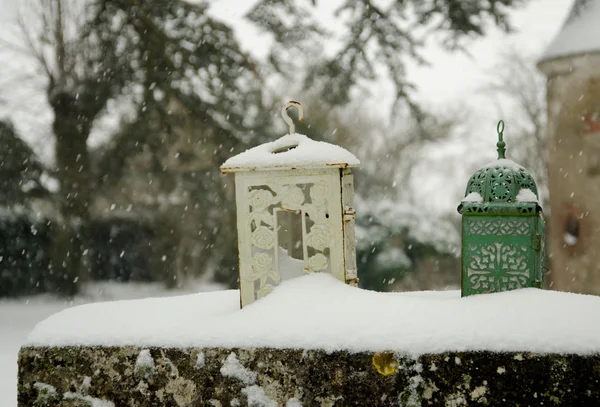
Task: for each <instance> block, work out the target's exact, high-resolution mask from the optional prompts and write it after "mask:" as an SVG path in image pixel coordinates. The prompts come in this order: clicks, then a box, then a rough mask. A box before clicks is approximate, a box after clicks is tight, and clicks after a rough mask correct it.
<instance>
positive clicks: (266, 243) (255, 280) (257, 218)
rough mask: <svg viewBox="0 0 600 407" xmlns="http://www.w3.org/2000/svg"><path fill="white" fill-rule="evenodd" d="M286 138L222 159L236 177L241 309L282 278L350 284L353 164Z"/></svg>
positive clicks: (326, 148)
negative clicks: (321, 277)
mask: <svg viewBox="0 0 600 407" xmlns="http://www.w3.org/2000/svg"><path fill="white" fill-rule="evenodd" d="M292 106H295V107H297V108H298V111H299V117H300V120H302V119H303V118H304V117H303V116H304V113H303V109H302V106H301V105H300V103H298V102H288V103H287V104H286V105H285V106H284V107H283V109H282V115H283V118H284V120H285V121H286V122H287V123H288V124H289V126H290V134H288V135H285V136H283V137H281V138H280V139H279V140H277V141H274V142H272V143H266V144H262V145H260V146H258V147H254V148H252V149H250V150H247V151H245V152H243V153H241V154H239V155H236V156H235V157H232V158H230V159H229V160H227V161H226V162H225V163H224V164H223V165H222V166H221V171H222V172H224V173H228V172H235V194H236V205H237V228H238V248H239V258H240V292H241V304H242V307H244V306H246V305H248V304H250V303H252V302H253V301H255V300H256V299H259V298H261V297H263V296H265V295H266V294H268V293H269V292H271V290H273V288H274V287H275V286H276V285H277V284H279V283H280V281H282V280H288V279H291V278H294V277H298V276H301V275H304V274H307V273H317V272H328V273H331V274H332V275H333V276H334V277H335V278H337V279H338V280H340V281H343V282H346V283H349V284H356V283H357V281H358V279H357V273H356V247H355V237H354V217H355V211H354V209H353V202H354V185H353V178H352V173H351V171H350V168H352V167H357V166H359V165H360V162H359V161H358V159H357V158H356V157H355V156H354V155H352V154H351V153H350V152H348V151H346V150H345V149H343V148H341V147H339V146H336V145H333V144H329V143H324V142H318V141H314V140H311V139H310V138H308V137H306V136H304V135H302V134H296V133H295V128H294V124H293V122H292V120H291V119H290V118H289V116H288V115H287V110H288V109H289V108H290V107H292Z"/></svg>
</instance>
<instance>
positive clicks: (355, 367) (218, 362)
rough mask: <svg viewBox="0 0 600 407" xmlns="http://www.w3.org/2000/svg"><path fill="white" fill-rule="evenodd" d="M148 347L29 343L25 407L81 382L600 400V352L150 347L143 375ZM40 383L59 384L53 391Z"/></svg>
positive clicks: (145, 387) (169, 392)
mask: <svg viewBox="0 0 600 407" xmlns="http://www.w3.org/2000/svg"><path fill="white" fill-rule="evenodd" d="M142 350H143V349H142V348H138V347H121V348H119V347H112V348H105V347H61V348H44V347H35V348H34V347H29V348H23V349H21V352H20V355H19V395H18V402H19V406H35V407H38V406H44V404H41V403H44V402H45V401H43V400H44V397H45V398H46V400H49V401H48V403H50V404H48V405H52V406H56V405H58V406H61V407H71V406H83V407H87V405H86V404H81V403H82V402H83V403H85V401H84V400H83V399H82V400H74V399H69V400H65V399H64V398H63V396H64V394H65V393H67V392H70V393H78V394H79V393H81V392H82V391H84V390H85V392H86V394H87V395H89V396H91V397H94V398H96V399H99V400H104V401H110V402H112V403H113V404H114V405H115V406H116V407H118V406H136V407H151V406H152V407H154V406H161V407H163V406H167V407H171V406H172V407H182V406H186V407H187V406H191V407H196V406H214V405H221V406H230V405H232V404H231V403H232V402H233V403H234V405H235V403H236V402H237V403H239V405H240V406H247V405H248V394H250V393H252V391H260V392H262V393H261V394H263V395H264V397H267V398H268V399H270V400H273V401H274V402H276V403H277V404H278V405H280V406H284V405H285V404H286V402H287V401H288V400H291V399H295V400H299V401H300V402H301V403H302V405H303V406H305V407H307V406H319V407H324V406H336V407H338V406H352V405H360V406H398V405H403V406H448V405H449V406H461V405H487V406H507V405H542V403H543V405H545V406H552V405H593V403H595V401H596V400H598V399H600V386H599V384H598V381H599V380H600V355H592V356H576V355H538V354H528V353H491V352H463V353H461V352H458V353H442V354H435V355H422V356H420V357H418V358H413V357H409V356H407V355H403V354H400V353H389V354H387V353H386V354H378V355H379V356H375V355H376V354H375V353H374V352H359V353H351V352H346V351H338V352H325V351H318V350H286V349H213V348H211V349H163V348H149V349H148V350H149V352H150V354H151V355H152V358H153V360H154V372H153V374H151V375H139V374H136V369H135V365H136V360H137V358H138V356H139V354H140V352H141V351H142ZM232 352H234V353H235V354H236V357H237V360H239V362H240V363H241V364H242V365H243V366H244V368H245V369H249V370H251V371H252V372H255V373H256V380H255V383H253V384H248V383H244V382H243V381H242V380H239V379H236V378H235V377H232V376H230V375H228V376H224V375H223V374H221V367H222V366H223V363H224V361H225V360H226V359H227V357H228V356H229V355H230V354H231V353H232ZM199 355H201V357H200V356H199ZM374 356H375V357H374ZM199 360H201V363H199ZM374 361H377V362H376V363H374ZM377 364H379V370H381V371H382V372H384V373H385V374H381V373H380V372H379V371H378V368H377V366H376V365H377ZM391 366H393V367H394V369H392V368H391ZM386 367H387V368H386ZM390 370H392V371H391V372H390ZM86 377H88V378H89V379H86ZM36 383H43V384H45V385H46V386H51V387H44V386H41V387H40V385H37V386H36ZM84 384H85V385H84ZM43 388H45V389H46V390H47V389H50V388H54V389H55V390H56V395H55V396H53V397H54V398H53V399H50V398H48V397H49V396H48V394H45V393H43V391H42V390H41V389H43ZM257 389H260V390H257ZM46 393H48V392H47V391H46ZM81 394H82V393H81ZM77 403H80V404H77Z"/></svg>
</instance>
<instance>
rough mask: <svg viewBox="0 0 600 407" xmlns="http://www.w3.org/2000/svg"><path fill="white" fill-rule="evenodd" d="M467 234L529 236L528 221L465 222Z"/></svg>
mask: <svg viewBox="0 0 600 407" xmlns="http://www.w3.org/2000/svg"><path fill="white" fill-rule="evenodd" d="M466 222H467V227H468V233H470V234H471V235H480V236H489V235H494V236H519V235H528V234H530V230H529V229H530V221H529V220H528V219H514V220H508V219H502V218H500V219H495V220H483V219H482V220H479V219H477V220H466Z"/></svg>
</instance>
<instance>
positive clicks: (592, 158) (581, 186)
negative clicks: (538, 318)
mask: <svg viewBox="0 0 600 407" xmlns="http://www.w3.org/2000/svg"><path fill="white" fill-rule="evenodd" d="M538 68H539V70H540V71H542V72H543V73H544V74H545V75H546V77H547V113H548V130H547V131H548V148H549V151H548V183H549V191H550V217H549V223H548V230H549V236H548V238H549V247H548V249H549V250H548V251H549V254H550V256H551V257H550V258H551V275H550V278H549V280H550V281H551V282H552V288H553V289H557V290H563V291H574V292H580V293H587V294H596V295H600V0H575V2H574V4H573V7H572V9H571V12H570V14H569V15H568V17H567V19H566V21H565V23H564V25H563V27H562V28H561V30H560V31H559V33H558V34H557V35H556V37H555V38H554V39H553V41H552V42H551V43H550V45H549V46H548V48H547V49H546V51H545V52H544V54H543V56H542V57H541V59H540V61H539V62H538Z"/></svg>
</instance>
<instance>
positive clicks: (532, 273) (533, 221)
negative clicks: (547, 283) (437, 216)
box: [458, 121, 544, 297]
mask: <svg viewBox="0 0 600 407" xmlns="http://www.w3.org/2000/svg"><path fill="white" fill-rule="evenodd" d="M503 131H504V122H502V121H500V122H499V123H498V143H497V144H496V146H497V148H498V160H497V161H494V162H491V163H490V164H488V165H485V166H483V167H482V168H480V169H479V170H477V172H475V174H473V176H472V177H471V179H470V180H469V183H468V184H467V190H466V193H465V198H464V199H463V201H462V202H461V204H460V205H459V207H458V212H459V213H460V214H461V215H462V296H463V297H465V296H468V295H473V294H482V293H493V292H499V291H508V290H514V289H518V288H525V287H536V288H541V286H542V262H543V258H544V218H543V215H542V207H541V206H540V205H539V203H538V192H537V186H536V184H535V181H534V180H533V178H532V177H531V175H530V174H529V173H528V172H527V170H526V169H525V168H523V167H521V166H520V165H518V164H516V163H515V162H513V161H511V160H507V159H506V157H505V152H506V149H505V146H506V144H505V143H504V140H503V137H502V132H503Z"/></svg>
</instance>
